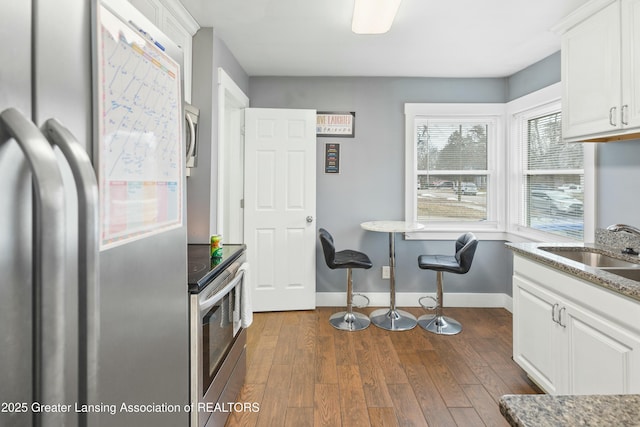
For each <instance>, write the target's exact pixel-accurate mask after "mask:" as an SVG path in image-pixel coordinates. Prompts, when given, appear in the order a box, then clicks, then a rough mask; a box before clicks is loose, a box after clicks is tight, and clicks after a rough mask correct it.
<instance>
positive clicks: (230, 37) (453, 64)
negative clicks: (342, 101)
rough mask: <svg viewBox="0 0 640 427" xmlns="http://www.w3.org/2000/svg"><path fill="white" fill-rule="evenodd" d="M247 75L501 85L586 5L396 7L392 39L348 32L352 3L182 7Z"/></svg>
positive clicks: (567, 0)
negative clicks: (476, 80) (497, 80)
mask: <svg viewBox="0 0 640 427" xmlns="http://www.w3.org/2000/svg"><path fill="white" fill-rule="evenodd" d="M181 2H182V3H183V4H184V6H185V7H186V8H187V10H189V12H190V13H191V15H192V16H193V17H194V18H195V19H196V21H198V23H199V24H200V26H202V27H214V28H215V31H216V34H217V35H218V36H219V37H220V38H221V39H222V40H223V41H224V42H225V43H226V45H227V46H228V47H229V49H230V50H231V52H233V54H234V56H235V57H236V59H237V60H238V61H239V62H240V64H241V65H242V67H243V68H244V69H245V71H246V72H247V73H248V74H249V75H250V76H403V77H504V76H509V75H512V74H514V73H515V72H517V71H520V70H522V69H523V68H526V67H527V66H529V65H531V64H533V63H535V62H537V61H539V60H541V59H543V58H545V57H547V56H548V55H550V54H552V53H554V52H556V51H558V50H559V49H560V38H559V36H558V35H557V34H554V33H552V32H551V31H550V28H551V27H552V26H553V25H554V24H556V23H557V22H558V21H559V20H560V19H561V18H562V17H564V16H566V15H567V14H568V13H569V12H571V11H572V10H574V9H576V8H577V7H579V6H580V5H582V4H583V3H585V2H586V0H444V1H434V0H403V1H402V4H401V5H400V9H399V10H398V15H397V16H396V19H395V21H394V24H393V26H392V27H391V30H390V31H389V32H388V33H386V34H382V35H356V34H353V33H352V32H351V15H352V11H353V1H352V0H181Z"/></svg>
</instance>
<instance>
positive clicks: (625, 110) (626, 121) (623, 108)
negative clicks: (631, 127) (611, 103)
mask: <svg viewBox="0 0 640 427" xmlns="http://www.w3.org/2000/svg"><path fill="white" fill-rule="evenodd" d="M628 109H629V105H628V104H624V105H623V106H622V113H621V114H620V120H621V121H622V124H623V125H625V126H627V125H628V124H629V121H628V120H625V118H626V116H627V110H628Z"/></svg>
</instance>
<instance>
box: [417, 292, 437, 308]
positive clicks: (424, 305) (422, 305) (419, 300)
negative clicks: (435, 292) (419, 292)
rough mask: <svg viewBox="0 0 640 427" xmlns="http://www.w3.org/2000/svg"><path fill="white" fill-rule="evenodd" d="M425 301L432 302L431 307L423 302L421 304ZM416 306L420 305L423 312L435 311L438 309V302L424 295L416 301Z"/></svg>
mask: <svg viewBox="0 0 640 427" xmlns="http://www.w3.org/2000/svg"><path fill="white" fill-rule="evenodd" d="M425 299H429V300H431V301H433V305H427V304H425V303H424V302H422V301H423V300H425ZM418 304H420V306H421V307H422V308H424V309H425V310H435V309H437V308H438V300H437V299H436V298H435V297H432V296H431V295H425V296H423V297H421V298H420V299H418Z"/></svg>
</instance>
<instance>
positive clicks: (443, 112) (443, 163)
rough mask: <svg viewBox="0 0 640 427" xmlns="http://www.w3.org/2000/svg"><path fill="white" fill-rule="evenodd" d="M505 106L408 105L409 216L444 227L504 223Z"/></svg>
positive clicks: (431, 226) (485, 226)
mask: <svg viewBox="0 0 640 427" xmlns="http://www.w3.org/2000/svg"><path fill="white" fill-rule="evenodd" d="M503 111H504V106H503V105H502V104H406V105H405V114H406V126H407V147H406V150H407V172H408V173H407V187H410V186H411V187H412V188H407V189H406V200H407V203H406V205H407V206H406V217H407V220H408V221H418V222H421V223H423V224H425V226H426V228H427V230H431V231H444V232H447V231H450V232H454V231H455V232H458V231H459V230H466V231H469V230H473V231H482V230H487V231H490V230H497V229H499V228H500V225H499V222H500V215H499V211H500V210H499V209H498V204H499V199H500V197H499V192H500V191H502V192H504V186H503V185H501V184H500V183H499V182H498V180H499V175H498V174H497V171H496V166H497V164H498V161H497V159H498V151H499V150H498V147H499V146H501V145H503V144H504V143H503V141H502V134H503V132H502V128H503ZM409 171H410V172H409ZM409 180H410V182H411V184H408V183H409Z"/></svg>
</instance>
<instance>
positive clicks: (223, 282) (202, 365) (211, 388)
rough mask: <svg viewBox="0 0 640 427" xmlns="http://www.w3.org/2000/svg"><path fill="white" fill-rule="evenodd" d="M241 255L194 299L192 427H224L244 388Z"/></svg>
mask: <svg viewBox="0 0 640 427" xmlns="http://www.w3.org/2000/svg"><path fill="white" fill-rule="evenodd" d="M245 259H246V255H244V254H242V255H240V257H238V258H237V259H236V260H234V261H233V262H232V263H231V264H230V265H229V266H228V267H226V268H224V270H222V271H221V272H219V273H218V274H217V275H216V276H215V277H214V278H213V279H212V280H211V282H210V283H208V284H206V286H204V287H203V288H202V290H201V291H200V292H198V293H192V294H191V296H190V325H191V327H190V329H191V337H190V341H191V352H190V353H191V355H190V358H191V396H192V398H191V399H192V405H193V406H192V412H191V426H192V427H203V426H217V425H224V422H225V420H226V418H227V416H228V415H229V412H228V410H227V409H226V408H228V406H229V404H231V403H233V402H234V400H235V398H236V396H237V394H238V392H239V391H240V388H241V387H242V385H243V383H244V376H245V373H246V362H245V360H246V357H245V353H244V352H245V346H246V332H245V331H244V329H242V328H241V321H242V304H241V302H242V291H243V280H244V274H245V269H244V267H245V266H246V264H245Z"/></svg>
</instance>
